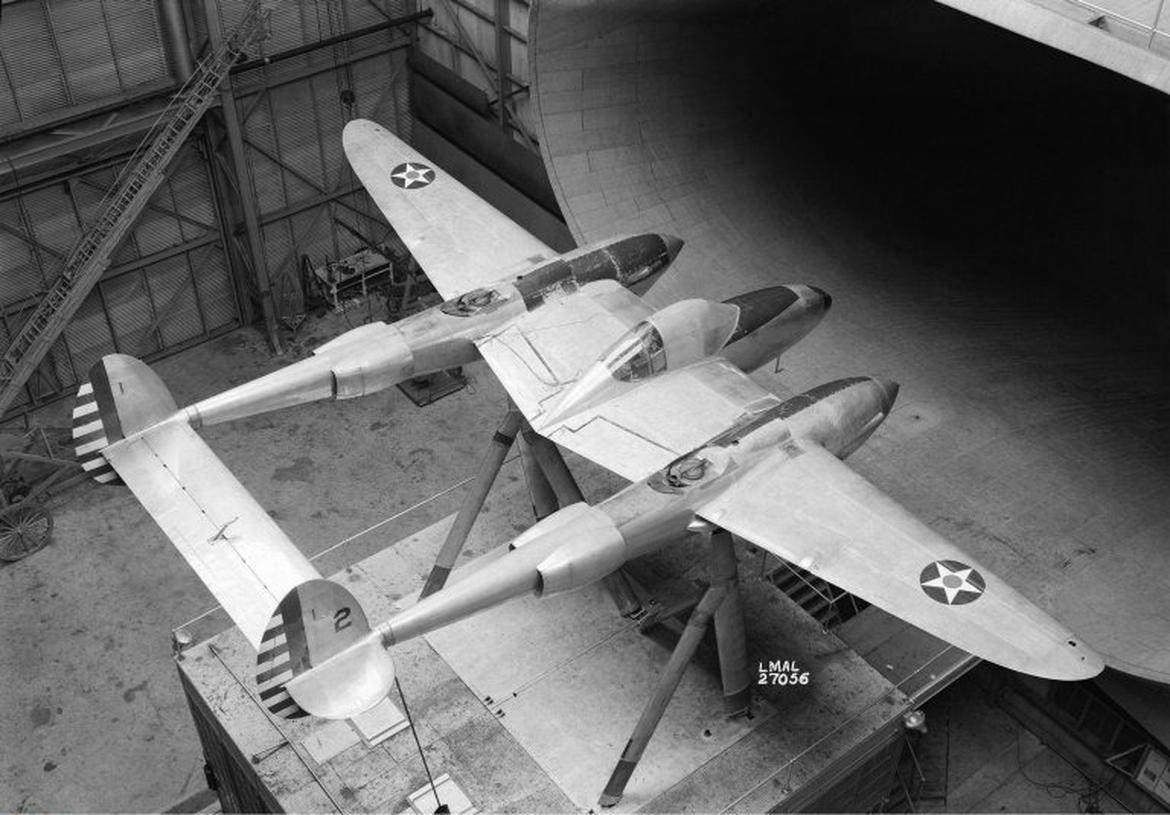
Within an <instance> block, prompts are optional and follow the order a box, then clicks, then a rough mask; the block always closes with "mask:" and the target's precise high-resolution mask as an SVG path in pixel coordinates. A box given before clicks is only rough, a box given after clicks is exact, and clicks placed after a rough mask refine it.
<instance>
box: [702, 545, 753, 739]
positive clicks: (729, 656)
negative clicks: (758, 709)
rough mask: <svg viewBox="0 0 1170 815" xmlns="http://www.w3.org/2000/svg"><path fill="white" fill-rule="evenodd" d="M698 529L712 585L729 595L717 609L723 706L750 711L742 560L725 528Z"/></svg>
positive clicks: (733, 710) (735, 711)
mask: <svg viewBox="0 0 1170 815" xmlns="http://www.w3.org/2000/svg"><path fill="white" fill-rule="evenodd" d="M705 526H707V529H706V530H699V534H700V535H702V536H703V537H705V538H706V539H707V541H708V544H709V546H708V551H709V552H710V561H709V564H710V565H709V568H710V573H711V585H713V586H720V585H721V586H724V587H725V588H726V589H727V596H726V597H725V598H724V600H723V602H722V603H721V604H720V605H719V609H718V610H717V611H716V612H715V643H716V645H717V646H718V648H719V672H720V674H721V677H722V680H723V709H724V712H725V713H727V715H728V716H742V715H744V714H746V713H748V712H749V711H750V710H751V700H752V697H751V693H752V685H751V682H752V677H751V672H750V671H749V670H748V668H749V666H748V656H747V631H746V627H745V626H744V619H743V604H742V602H741V601H740V596H739V563H738V561H736V559H735V545H734V544H733V543H732V540H731V533H730V532H728V531H727V530H726V529H718V528H713V527H711V526H710V525H705Z"/></svg>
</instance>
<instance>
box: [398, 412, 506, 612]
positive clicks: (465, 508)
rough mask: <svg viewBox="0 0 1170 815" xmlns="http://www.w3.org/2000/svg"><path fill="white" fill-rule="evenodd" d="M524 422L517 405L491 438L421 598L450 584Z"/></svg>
mask: <svg viewBox="0 0 1170 815" xmlns="http://www.w3.org/2000/svg"><path fill="white" fill-rule="evenodd" d="M522 419H523V417H522V416H521V415H520V411H519V410H517V409H516V408H515V406H513V407H510V408H509V409H508V413H507V414H506V415H505V416H504V420H503V421H502V422H500V426H499V427H498V428H497V429H496V432H495V435H493V436H492V443H491V446H490V447H489V448H488V452H487V455H486V456H484V458H483V463H482V464H480V465H479V471H478V472H477V473H476V474H475V481H474V482H473V483H472V485H471V489H469V490H468V491H467V494H466V495H465V496H464V497H463V504H462V505H460V507H459V512H458V514H457V515H456V516H455V521H454V523H452V524H451V529H450V530H448V532H447V539H446V540H444V541H443V546H442V548H441V549H439V554H438V555H437V556H436V557H435V565H434V566H433V567H432V568H431V573H430V574H429V575H428V576H427V582H426V585H424V586H423V590H422V595H421V596H422V597H427V596H428V595H431V594H434V593H435V592H437V591H438V590H439V589H441V588H443V586H444V585H445V584H446V583H447V577H448V576H449V575H450V574H451V570H452V569H453V568H455V561H456V560H457V559H458V557H459V553H460V552H461V551H463V544H465V543H466V542H467V536H468V535H470V534H471V526H472V524H474V523H475V519H476V518H477V517H479V511H480V510H481V509H483V502H484V501H486V500H487V495H488V492H489V491H490V490H491V488H492V484H493V483H495V480H496V476H497V475H498V474H499V472H500V467H502V466H503V464H504V457H505V456H507V455H508V450H509V449H511V447H512V442H513V441H514V440H515V439H516V432H517V431H518V430H519V429H520V422H521V421H522Z"/></svg>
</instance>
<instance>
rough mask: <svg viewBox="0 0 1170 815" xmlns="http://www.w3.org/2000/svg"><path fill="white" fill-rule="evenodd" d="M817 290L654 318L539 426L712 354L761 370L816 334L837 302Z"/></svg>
mask: <svg viewBox="0 0 1170 815" xmlns="http://www.w3.org/2000/svg"><path fill="white" fill-rule="evenodd" d="M832 302H833V301H832V298H831V297H829V295H828V294H826V293H825V292H824V291H822V290H821V289H818V288H816V287H814V286H805V285H801V284H790V285H787V286H772V287H769V288H766V289H758V290H756V291H752V292H748V293H746V294H741V295H739V296H737V297H733V298H731V299H730V300H725V301H723V302H722V303H717V302H714V301H711V300H700V299H689V300H680V301H678V302H677V303H672V304H671V305H669V306H666V307H665V308H662V309H659V310H658V311H656V312H654V313H653V314H651V315H650V316H649V317H647V318H646V319H645V320H643V321H642V322H640V323H638V324H637V325H635V326H634V327H633V328H631V329H630V330H629V331H628V332H626V333H625V334H624V335H623V336H622V337H620V338H619V339H618V340H617V341H616V342H615V343H614V344H613V345H612V346H611V347H610V348H609V350H607V351H606V352H605V353H604V354H602V355H601V358H600V359H598V361H597V362H596V363H594V364H593V365H592V366H591V367H589V368H588V369H587V370H585V371H584V372H583V373H582V374H581V376H580V377H578V378H577V381H576V382H574V383H573V384H572V385H571V386H570V387H569V388H568V389H567V390H566V391H565V393H564V394H563V395H562V396H561V397H560V399H559V400H558V401H557V402H556V403H555V405H554V406H553V408H552V409H551V410H550V411H549V412H548V413H547V414H546V415H545V416H543V417H541V419H540V420H539V421H538V422H537V423H536V426H537V427H538V429H543V430H546V431H547V429H548V428H550V427H551V426H552V425H553V424H555V423H557V422H561V421H565V420H567V419H569V418H570V417H571V416H573V415H575V414H579V413H581V412H582V411H585V410H587V409H589V408H590V407H593V406H595V405H599V404H601V403H603V402H606V401H608V400H610V399H613V398H615V397H617V396H620V395H621V394H623V393H625V392H627V391H630V390H632V389H634V388H636V387H639V386H640V385H642V384H643V383H645V382H646V381H648V380H650V379H654V378H656V377H659V376H662V375H664V374H666V373H667V372H669V371H677V370H679V369H680V368H684V367H686V366H687V365H690V364H692V363H695V362H698V361H700V360H703V359H706V358H708V357H712V356H719V357H723V358H724V359H727V360H728V361H729V362H731V363H732V364H733V365H736V366H737V367H738V368H740V369H741V370H744V371H754V370H755V369H756V368H758V367H760V366H761V365H763V364H764V363H766V362H768V361H769V360H771V359H775V358H776V357H778V356H780V355H781V354H783V353H784V352H785V351H787V350H788V349H789V348H791V347H792V346H793V345H795V344H796V343H797V342H799V341H800V340H801V339H802V338H803V337H804V336H805V335H806V334H808V333H809V332H810V331H812V330H813V328H815V327H816V326H817V324H818V323H819V322H820V321H821V319H822V318H823V317H824V316H825V313H826V312H827V311H828V310H829V306H830V305H831V304H832Z"/></svg>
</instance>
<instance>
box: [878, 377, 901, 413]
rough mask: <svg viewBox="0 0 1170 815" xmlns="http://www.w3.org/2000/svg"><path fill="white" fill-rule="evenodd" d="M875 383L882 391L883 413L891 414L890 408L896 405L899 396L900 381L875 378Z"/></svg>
mask: <svg viewBox="0 0 1170 815" xmlns="http://www.w3.org/2000/svg"><path fill="white" fill-rule="evenodd" d="M873 382H874V384H875V385H877V386H878V387H879V388H880V389H881V391H882V413H885V414H887V415H888V414H889V412H890V409H891V408H893V406H894V400H895V399H897V398H898V383H897V382H892V381H890V380H889V379H878V378H876V377H875V378H874V380H873Z"/></svg>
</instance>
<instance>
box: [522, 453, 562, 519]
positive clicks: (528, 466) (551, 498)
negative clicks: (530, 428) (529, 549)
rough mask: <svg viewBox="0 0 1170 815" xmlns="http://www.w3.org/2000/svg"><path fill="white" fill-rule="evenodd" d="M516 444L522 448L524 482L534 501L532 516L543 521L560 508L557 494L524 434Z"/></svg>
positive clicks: (529, 495)
mask: <svg viewBox="0 0 1170 815" xmlns="http://www.w3.org/2000/svg"><path fill="white" fill-rule="evenodd" d="M516 444H517V446H518V447H519V448H520V466H521V467H522V468H523V469H524V481H525V483H526V484H528V497H529V498H530V499H531V500H532V514H533V516H534V517H535V518H536V520H538V521H542V520H544V519H545V518H547V517H548V516H549V515H552V514H553V513H554V512H556V511H557V510H558V509H559V508H560V505H559V504H558V503H557V494H556V493H555V492H553V488H552V484H550V483H549V480H548V478H547V477H546V476H545V474H544V470H542V469H540V465H539V464H538V463H537V461H536V457H535V456H534V455H533V453H532V447H531V446H530V445H529V443H528V439H527V438H525V436H524V434H521V435H520V438H519V439H517V441H516Z"/></svg>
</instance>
